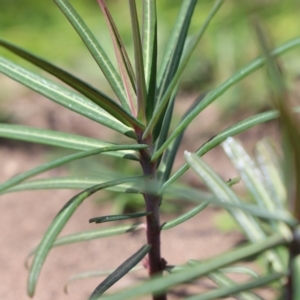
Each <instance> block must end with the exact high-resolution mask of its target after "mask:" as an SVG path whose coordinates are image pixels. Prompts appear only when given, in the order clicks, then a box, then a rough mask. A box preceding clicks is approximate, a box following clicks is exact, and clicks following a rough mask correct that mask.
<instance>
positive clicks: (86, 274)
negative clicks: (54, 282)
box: [64, 266, 144, 293]
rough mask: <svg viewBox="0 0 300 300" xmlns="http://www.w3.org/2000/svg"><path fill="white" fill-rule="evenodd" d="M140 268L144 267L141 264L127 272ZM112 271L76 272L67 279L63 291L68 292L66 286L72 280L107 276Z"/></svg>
mask: <svg viewBox="0 0 300 300" xmlns="http://www.w3.org/2000/svg"><path fill="white" fill-rule="evenodd" d="M142 269H144V267H143V266H136V267H134V268H132V269H131V270H130V271H129V272H128V273H132V272H136V271H139V270H142ZM113 272H114V270H103V271H88V272H83V273H79V274H76V275H74V276H72V277H71V278H69V279H68V281H67V283H66V284H65V286H64V292H65V293H68V286H69V285H70V283H72V282H73V281H76V280H80V279H86V278H94V277H102V276H107V275H110V274H111V273H113Z"/></svg>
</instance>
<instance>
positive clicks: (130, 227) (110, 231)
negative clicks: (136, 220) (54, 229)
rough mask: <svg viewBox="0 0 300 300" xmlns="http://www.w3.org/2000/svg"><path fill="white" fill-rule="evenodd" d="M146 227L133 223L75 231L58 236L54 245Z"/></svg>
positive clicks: (88, 239)
mask: <svg viewBox="0 0 300 300" xmlns="http://www.w3.org/2000/svg"><path fill="white" fill-rule="evenodd" d="M144 227H145V225H144V224H132V225H123V226H116V227H109V228H104V229H103V228H102V229H96V230H88V231H83V232H79V233H73V234H69V235H65V236H62V237H59V238H57V239H56V240H55V242H54V243H53V245H52V247H57V246H62V245H68V244H73V243H79V242H85V241H90V240H94V239H99V238H104V237H109V236H114V235H121V234H125V233H130V232H133V231H137V230H140V229H144Z"/></svg>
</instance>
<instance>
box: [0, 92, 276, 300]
mask: <svg viewBox="0 0 300 300" xmlns="http://www.w3.org/2000/svg"><path fill="white" fill-rule="evenodd" d="M191 99H192V97H185V98H184V99H183V100H181V101H180V102H179V107H178V110H179V111H181V109H182V107H186V105H187V104H188V103H190V102H191ZM11 100H12V103H13V105H12V103H11V102H10V103H8V102H6V103H5V104H4V105H3V107H2V111H5V113H6V114H7V115H10V119H11V120H12V122H14V123H16V122H17V123H19V124H26V125H31V126H38V127H42V128H50V129H58V128H59V129H61V130H63V131H66V132H72V133H78V134H83V135H87V136H93V137H97V138H103V139H105V140H113V139H114V136H115V134H114V133H112V132H111V131H109V130H105V131H100V132H99V130H98V128H99V127H97V126H95V125H96V124H95V123H93V122H89V121H86V120H84V119H83V118H81V117H80V116H78V115H76V114H74V113H72V112H69V111H67V110H66V109H64V108H60V107H58V106H57V105H55V104H53V103H51V102H50V101H48V100H46V101H44V99H42V98H41V97H39V96H35V95H32V94H31V93H30V94H28V95H26V94H25V95H24V97H23V98H19V99H16V100H15V99H11ZM226 122H229V123H230V120H227V121H226ZM222 127H224V124H223V123H222V119H221V116H220V112H219V110H218V109H217V107H216V106H211V107H209V108H208V109H207V110H205V111H204V113H203V114H202V115H201V118H200V117H199V118H197V120H196V121H195V122H194V123H193V126H192V127H191V129H190V130H189V131H188V132H187V134H186V136H185V137H184V140H183V145H184V146H183V147H182V148H181V149H180V151H179V157H178V159H177V161H176V168H177V167H178V166H180V165H181V164H182V163H183V157H182V153H183V150H185V149H188V150H190V151H193V150H195V149H196V148H197V146H199V145H201V144H202V143H203V142H204V141H206V140H207V139H209V138H210V137H211V136H213V135H214V134H215V133H216V132H217V130H219V129H222ZM199 128H201V130H200V131H201V133H199ZM263 129H264V130H266V131H267V132H268V133H273V132H274V127H273V126H271V127H264V128H263ZM264 135H265V131H263V130H262V129H258V128H256V129H253V130H251V131H249V132H248V133H246V134H244V135H241V136H240V137H241V138H242V139H243V141H245V142H246V144H247V146H248V148H250V149H251V148H252V146H253V137H254V139H255V140H256V139H257V138H259V137H262V136H264ZM44 150H45V148H43V147H34V146H29V145H28V144H26V145H24V144H22V143H17V142H16V143H15V142H8V141H6V140H1V143H0V162H1V172H0V179H1V181H4V180H6V179H8V178H10V177H11V176H13V175H15V174H17V173H20V172H22V171H24V170H28V169H30V168H32V167H34V166H37V165H38V164H39V163H41V162H42V161H44V160H45V155H44ZM205 159H206V161H207V162H208V163H209V164H211V165H212V166H213V168H215V169H216V170H217V171H218V172H219V174H220V175H221V176H222V177H223V178H224V179H226V180H227V179H229V178H232V177H235V176H236V172H235V171H234V170H233V168H232V167H231V166H230V163H229V162H228V160H227V159H226V158H225V156H224V155H223V154H222V150H221V149H220V148H218V149H216V150H214V151H212V153H211V154H209V155H206V156H205ZM64 173H65V170H64V169H62V170H58V171H51V172H50V173H48V175H52V176H56V175H58V174H64ZM185 180H187V181H189V182H190V183H191V184H193V185H195V186H196V185H198V184H199V180H198V179H197V177H195V176H194V175H193V173H192V172H188V173H187V175H186V176H185ZM75 193H76V191H69V190H63V191H36V192H19V193H14V194H7V195H2V196H1V199H0V209H1V215H0V216H1V217H0V282H1V284H0V299H5V300H16V299H20V300H23V299H24V300H25V299H29V298H28V296H27V295H26V280H27V275H28V271H27V270H26V268H25V267H24V261H25V258H26V256H27V254H28V253H29V251H30V250H31V249H32V248H33V247H35V246H36V245H37V244H38V242H39V241H40V239H41V237H42V236H43V234H44V232H45V230H46V228H47V227H48V226H49V224H50V222H51V220H52V219H53V218H54V216H55V214H56V213H57V212H58V211H59V209H60V208H61V207H62V206H63V204H64V203H65V202H66V201H67V200H68V199H69V198H70V197H72V196H73V195H74V194H75ZM93 199H95V197H94V198H92V199H89V200H88V201H86V202H85V203H84V204H83V205H82V206H81V207H80V208H79V209H78V210H77V212H76V213H75V215H74V216H73V217H72V218H71V220H70V221H69V223H68V224H67V226H66V228H65V229H64V230H63V234H67V233H73V232H78V231H82V230H88V229H94V228H96V226H97V225H90V224H89V223H88V219H89V218H90V217H93V216H99V215H105V214H107V213H110V212H111V208H110V205H108V204H107V203H106V204H102V205H99V204H97V203H96V201H94V200H93ZM187 207H188V205H187ZM186 209H187V208H183V210H186ZM218 212H219V210H217V209H215V208H208V209H206V210H205V211H203V212H202V213H200V214H199V215H198V216H196V217H194V218H193V219H191V220H189V221H187V222H185V223H184V224H182V225H180V226H178V227H176V228H174V229H170V230H168V231H166V232H163V233H162V253H163V257H164V258H165V259H166V260H167V261H168V263H169V264H172V265H176V264H183V263H185V262H186V261H187V260H188V259H199V260H204V259H207V258H209V257H212V256H214V255H216V254H219V253H221V252H223V251H225V250H227V249H229V248H230V247H232V246H233V245H235V244H236V243H238V242H239V241H241V239H242V235H241V234H240V233H239V232H238V231H235V230H233V231H231V232H229V233H223V232H220V231H219V230H218V229H216V228H215V226H214V217H215V215H216V214H218ZM173 217H174V215H170V214H165V215H163V216H162V221H165V220H168V219H171V218H173ZM101 226H103V225H101ZM144 243H145V235H144V232H143V231H139V232H136V233H130V234H126V235H122V236H118V237H111V238H106V239H101V240H94V241H89V242H85V243H80V244H73V245H69V246H64V247H58V248H55V249H53V250H52V251H51V253H50V255H49V257H48V258H47V260H46V263H45V265H44V267H43V269H42V272H41V276H40V279H39V282H38V285H37V290H36V295H35V298H34V299H38V300H54V299H55V300H64V299H72V300H79V299H80V300H81V299H87V297H88V296H89V294H90V292H91V291H92V290H93V289H94V288H95V287H96V286H97V285H98V284H99V282H100V279H99V278H92V279H84V280H80V281H75V282H73V283H71V284H70V286H69V294H68V295H67V294H65V293H64V292H63V286H64V284H65V283H66V281H67V280H68V278H69V277H70V276H72V275H74V274H76V273H79V272H83V271H89V270H106V269H113V268H116V267H117V266H118V265H119V264H120V263H122V262H123V261H124V260H125V259H127V258H128V257H129V256H130V255H131V254H132V253H133V252H135V251H137V250H138V249H139V248H140V247H141V246H142V245H143V244H144ZM257 268H258V267H256V269H257ZM145 276H146V271H144V270H142V271H138V272H137V273H132V274H128V275H127V276H126V277H125V278H124V279H122V280H121V281H120V282H119V283H118V284H117V286H116V288H124V287H126V286H128V285H129V284H131V283H133V282H134V283H138V282H140V281H141V279H142V278H144V277H145ZM238 277H240V276H238ZM213 286H214V285H213V284H212V282H210V281H208V280H201V281H197V282H196V284H194V285H192V284H188V285H186V286H183V287H180V288H178V289H177V290H176V293H175V292H174V293H171V294H170V295H172V296H171V297H170V299H183V298H184V296H186V295H188V294H190V293H192V292H193V291H196V290H199V289H200V290H203V289H207V288H210V287H213ZM267 295H270V294H268V293H267ZM267 297H270V296H267ZM228 299H229V298H228ZM267 299H271V298H267Z"/></svg>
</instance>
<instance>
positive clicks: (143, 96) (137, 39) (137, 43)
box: [129, 0, 147, 123]
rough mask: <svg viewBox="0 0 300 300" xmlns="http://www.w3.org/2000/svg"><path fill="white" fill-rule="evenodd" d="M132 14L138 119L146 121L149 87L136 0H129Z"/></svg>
mask: <svg viewBox="0 0 300 300" xmlns="http://www.w3.org/2000/svg"><path fill="white" fill-rule="evenodd" d="M129 7H130V16H131V24H132V34H133V44H134V58H135V73H136V85H137V106H138V113H137V116H138V119H139V120H140V121H141V122H143V123H146V114H145V113H146V109H145V108H146V100H147V88H146V81H145V71H144V61H143V49H142V41H141V34H140V26H139V20H138V15H137V10H136V4H135V0H129Z"/></svg>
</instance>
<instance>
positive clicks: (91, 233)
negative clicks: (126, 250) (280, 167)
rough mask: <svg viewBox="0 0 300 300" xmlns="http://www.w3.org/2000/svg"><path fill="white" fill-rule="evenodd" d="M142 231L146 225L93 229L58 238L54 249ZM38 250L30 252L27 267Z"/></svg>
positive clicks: (53, 245)
mask: <svg viewBox="0 0 300 300" xmlns="http://www.w3.org/2000/svg"><path fill="white" fill-rule="evenodd" d="M140 229H145V225H144V224H132V225H123V226H115V227H109V228H104V229H103V228H101V229H96V230H95V229H93V230H87V231H82V232H77V233H73V234H68V235H65V236H62V237H59V238H57V239H56V240H55V241H54V243H53V244H52V248H53V247H59V246H64V245H69V244H74V243H81V242H86V241H90V240H95V239H100V238H105V237H109V236H115V235H121V234H125V233H129V232H133V231H137V230H140ZM36 249H37V248H35V249H33V250H32V251H30V253H29V254H28V256H27V259H26V263H25V265H26V267H28V266H29V258H30V257H31V256H32V255H33V254H34V253H35V252H36Z"/></svg>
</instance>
